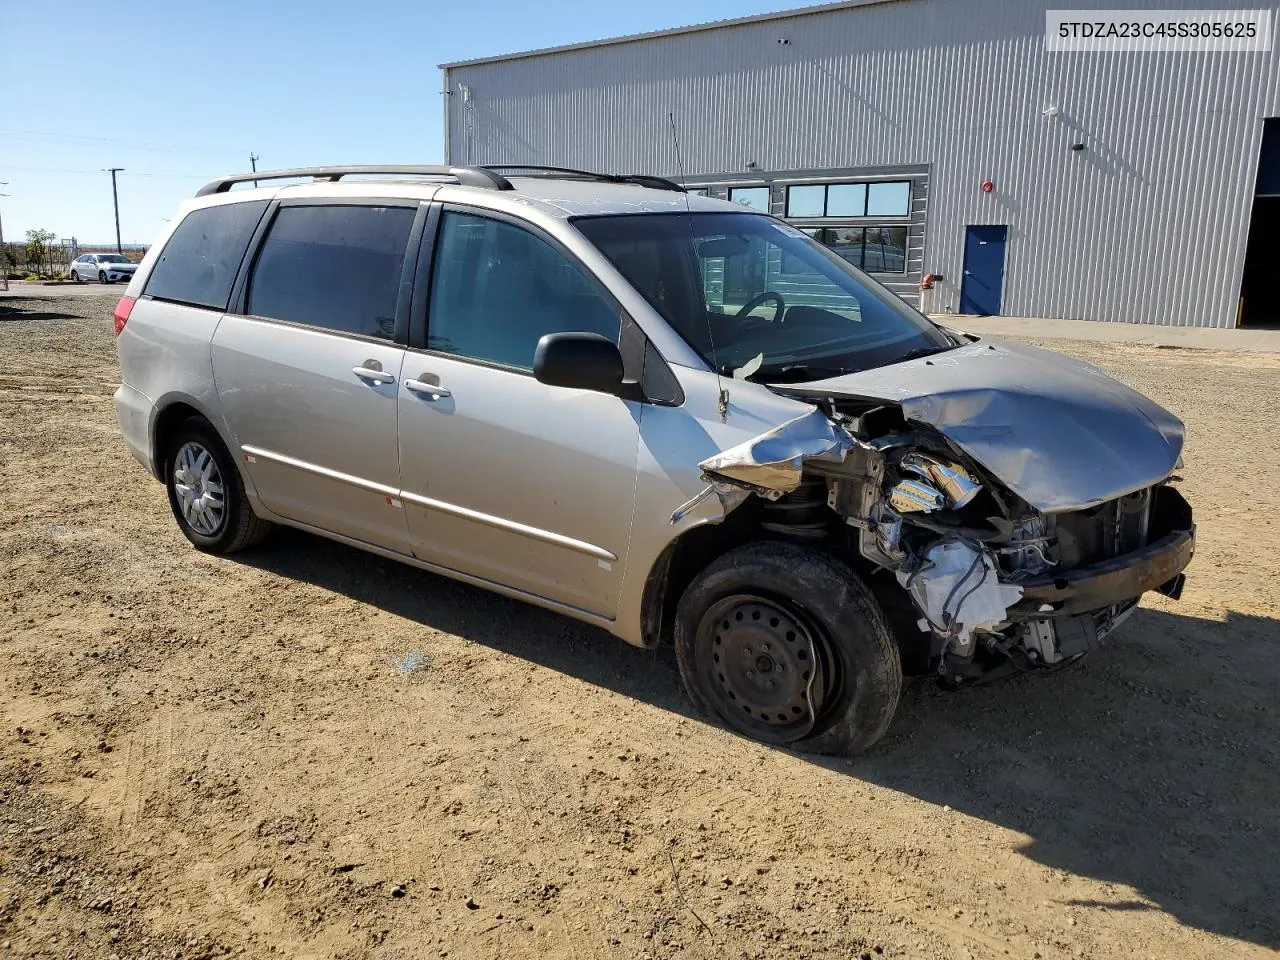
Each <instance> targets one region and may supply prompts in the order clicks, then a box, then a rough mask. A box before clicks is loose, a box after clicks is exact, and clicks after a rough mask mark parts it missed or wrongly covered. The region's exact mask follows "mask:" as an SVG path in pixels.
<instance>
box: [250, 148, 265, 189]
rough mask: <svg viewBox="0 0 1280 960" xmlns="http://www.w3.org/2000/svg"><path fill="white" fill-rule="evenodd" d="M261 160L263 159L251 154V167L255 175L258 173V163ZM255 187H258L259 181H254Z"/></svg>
mask: <svg viewBox="0 0 1280 960" xmlns="http://www.w3.org/2000/svg"><path fill="white" fill-rule="evenodd" d="M261 159H262V158H261V157H259V156H258V155H257V154H256V153H251V154H249V166H251V167H252V168H253V172H254V173H257V172H258V161H259V160H261ZM253 185H254V186H255V187H256V186H257V185H258V181H257V180H255V181H253Z"/></svg>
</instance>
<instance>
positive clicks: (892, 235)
mask: <svg viewBox="0 0 1280 960" xmlns="http://www.w3.org/2000/svg"><path fill="white" fill-rule="evenodd" d="M804 232H805V233H807V234H809V236H811V237H813V238H814V239H815V240H817V241H818V242H819V243H821V244H822V245H823V246H825V247H829V248H830V249H831V252H832V253H834V254H836V255H837V256H839V257H841V258H843V259H845V260H848V261H849V262H850V263H851V264H853V265H854V266H855V267H858V268H859V269H861V270H865V271H866V272H867V273H906V272H907V228H906V227H822V228H809V229H806V230H805V231H804ZM808 270H809V268H807V267H804V266H803V265H802V264H800V262H799V261H798V260H796V259H795V258H792V257H784V258H783V262H782V272H783V273H787V274H797V273H805V272H808Z"/></svg>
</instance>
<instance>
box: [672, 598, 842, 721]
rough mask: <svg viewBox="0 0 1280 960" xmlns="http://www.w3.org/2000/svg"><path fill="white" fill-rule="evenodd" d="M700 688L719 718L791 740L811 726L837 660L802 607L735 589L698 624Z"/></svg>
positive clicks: (828, 689)
mask: <svg viewBox="0 0 1280 960" xmlns="http://www.w3.org/2000/svg"><path fill="white" fill-rule="evenodd" d="M698 649H699V660H700V664H699V665H700V667H701V668H702V675H703V676H704V677H705V678H706V685H705V689H706V692H707V693H708V694H709V695H710V697H711V699H712V700H713V701H714V702H715V704H716V706H717V709H718V711H719V713H720V715H721V716H722V717H724V718H725V719H726V720H728V721H729V723H730V724H731V725H732V726H734V727H736V728H738V729H739V730H742V731H743V732H744V733H747V734H749V735H750V736H753V737H755V738H757V739H760V740H765V741H770V742H774V743H790V742H792V741H795V740H799V739H801V738H803V737H805V736H806V735H808V734H809V733H811V732H812V731H813V730H814V728H815V727H816V725H817V723H818V721H819V720H820V718H821V716H822V711H823V706H824V705H825V704H826V703H829V702H830V700H831V696H830V695H831V692H832V688H833V686H834V684H833V681H834V680H835V679H836V677H835V674H836V673H837V672H838V669H839V668H838V666H837V664H836V661H835V659H834V658H833V656H832V653H831V650H830V649H829V643H828V641H827V639H826V637H825V635H824V634H823V632H822V631H821V630H819V629H817V627H816V626H815V625H814V624H812V623H811V622H810V621H809V619H808V618H807V617H805V616H804V615H803V614H802V613H801V612H799V611H798V610H796V609H794V608H792V607H791V606H790V605H788V604H784V603H781V602H778V601H775V600H772V599H769V598H766V597H760V596H754V595H747V594H738V595H734V596H730V597H725V598H723V599H721V600H719V601H717V602H716V603H715V604H713V605H712V606H711V608H710V609H709V610H708V611H707V613H706V615H705V616H704V617H703V619H702V622H701V624H700V626H699V630H698Z"/></svg>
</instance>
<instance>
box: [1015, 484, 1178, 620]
mask: <svg viewBox="0 0 1280 960" xmlns="http://www.w3.org/2000/svg"><path fill="white" fill-rule="evenodd" d="M1147 538H1148V539H1147V545H1146V546H1144V547H1140V548H1139V549H1137V550H1134V551H1132V552H1131V553H1126V554H1124V555H1123V556H1119V557H1112V558H1110V559H1108V560H1102V561H1099V562H1098V563H1091V564H1089V565H1088V566H1084V567H1077V568H1075V569H1074V570H1064V571H1062V572H1060V573H1052V572H1050V573H1046V574H1042V575H1040V576H1038V577H1032V578H1031V579H1029V580H1023V581H1021V582H1020V583H1019V584H1018V586H1020V587H1022V599H1021V600H1019V601H1018V602H1017V603H1016V604H1015V605H1014V606H1013V607H1011V608H1010V609H1009V615H1010V619H1012V620H1040V619H1048V618H1052V617H1071V616H1076V615H1078V614H1082V613H1090V612H1092V611H1096V610H1103V609H1105V608H1108V607H1113V606H1116V605H1117V604H1123V603H1127V602H1128V601H1130V600H1137V599H1138V597H1140V596H1142V594H1144V593H1146V592H1147V591H1148V590H1156V591H1159V592H1160V593H1163V594H1165V595H1166V596H1169V597H1172V598H1173V599H1175V600H1176V599H1178V597H1179V596H1180V595H1181V594H1182V583H1183V581H1184V580H1185V579H1186V578H1185V576H1184V575H1183V572H1182V571H1184V570H1185V569H1186V568H1187V564H1189V563H1190V562H1191V557H1192V556H1193V555H1194V554H1195V549H1196V525H1195V524H1194V523H1192V521H1191V506H1190V504H1188V503H1187V501H1186V500H1185V499H1183V497H1182V494H1180V493H1179V492H1178V491H1177V490H1176V489H1174V488H1173V487H1171V486H1169V485H1168V484H1165V485H1164V486H1161V487H1159V488H1157V489H1156V491H1155V497H1154V500H1153V504H1152V508H1151V515H1150V522H1149V525H1148V529H1147Z"/></svg>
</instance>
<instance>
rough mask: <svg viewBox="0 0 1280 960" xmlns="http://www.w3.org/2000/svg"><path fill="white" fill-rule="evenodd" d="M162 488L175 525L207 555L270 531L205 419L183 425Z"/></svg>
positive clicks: (175, 438) (173, 444)
mask: <svg viewBox="0 0 1280 960" xmlns="http://www.w3.org/2000/svg"><path fill="white" fill-rule="evenodd" d="M166 456H167V462H166V469H165V486H166V487H167V488H168V491H169V506H170V508H172V510H173V517H174V519H175V520H177V521H178V528H179V529H180V530H181V531H182V533H183V536H185V537H186V538H187V539H188V540H190V541H191V543H192V544H193V545H194V546H195V547H196V548H197V549H200V550H204V551H206V552H208V553H234V552H235V551H237V550H242V549H244V548H245V547H248V546H252V545H253V544H255V543H257V542H258V541H259V540H261V539H262V538H263V537H265V536H266V535H267V533H268V532H270V530H271V523H270V522H269V521H266V520H262V519H260V518H258V517H257V516H256V515H255V514H254V512H253V508H252V507H251V506H250V505H249V498H248V497H247V496H246V495H245V492H244V484H243V483H242V482H241V480H240V473H239V471H238V470H236V466H235V463H234V462H232V460H231V454H230V453H228V452H227V448H226V447H225V446H223V443H222V440H221V439H219V437H218V435H217V433H215V432H214V430H213V428H212V427H210V426H209V424H208V423H206V422H205V421H204V420H201V419H199V418H195V417H193V418H191V419H189V420H186V421H184V422H183V423H182V425H181V426H180V427H179V428H178V430H177V431H176V433H175V434H174V435H173V438H172V440H171V442H170V443H169V451H168V453H167V455H166Z"/></svg>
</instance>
